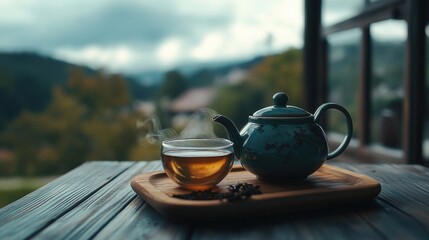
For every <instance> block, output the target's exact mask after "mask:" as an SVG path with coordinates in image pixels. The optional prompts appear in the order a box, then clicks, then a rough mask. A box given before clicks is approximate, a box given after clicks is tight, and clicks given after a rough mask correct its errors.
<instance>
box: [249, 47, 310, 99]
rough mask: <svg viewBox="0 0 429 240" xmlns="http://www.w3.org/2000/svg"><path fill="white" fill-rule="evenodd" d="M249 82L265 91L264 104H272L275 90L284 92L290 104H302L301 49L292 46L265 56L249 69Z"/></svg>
mask: <svg viewBox="0 0 429 240" xmlns="http://www.w3.org/2000/svg"><path fill="white" fill-rule="evenodd" d="M250 82H251V84H253V85H255V86H256V87H258V88H260V89H262V90H263V91H264V92H265V97H264V103H265V105H272V104H273V103H272V96H273V95H274V94H275V93H276V92H285V93H286V94H287V95H288V96H289V101H290V104H292V105H296V106H302V105H303V104H304V94H303V83H302V51H301V50H299V49H294V48H292V49H289V50H287V51H285V52H283V53H281V54H278V55H272V56H268V57H266V58H265V59H263V60H262V62H261V63H259V64H257V65H256V66H254V67H253V68H252V69H251V75H250Z"/></svg>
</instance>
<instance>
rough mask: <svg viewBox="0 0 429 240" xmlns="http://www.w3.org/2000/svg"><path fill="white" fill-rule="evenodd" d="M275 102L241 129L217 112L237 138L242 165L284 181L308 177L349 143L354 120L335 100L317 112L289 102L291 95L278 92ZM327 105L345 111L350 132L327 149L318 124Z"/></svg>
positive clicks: (269, 178) (265, 177) (218, 119)
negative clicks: (331, 149) (338, 144)
mask: <svg viewBox="0 0 429 240" xmlns="http://www.w3.org/2000/svg"><path fill="white" fill-rule="evenodd" d="M273 102H274V106H270V107H266V108H263V109H260V110H258V111H256V112H255V113H254V114H253V115H252V116H249V122H248V123H247V124H246V125H245V126H244V127H243V129H242V130H241V131H240V132H239V131H238V129H237V127H236V126H235V125H234V123H233V122H232V121H231V120H230V119H228V118H227V117H225V116H222V115H217V116H215V117H214V118H213V121H214V122H217V123H220V124H221V125H223V126H224V127H225V129H226V130H227V132H228V135H229V138H230V139H231V141H233V142H234V153H235V156H236V158H237V159H239V160H240V162H241V165H242V166H243V167H244V168H245V169H246V170H247V171H249V172H251V173H253V174H254V175H256V176H257V177H258V178H259V179H261V180H266V181H284V180H297V179H305V178H306V177H307V176H309V175H310V174H312V173H314V172H315V171H317V170H318V169H319V168H320V167H321V166H322V165H323V163H324V162H325V161H326V160H329V159H332V158H335V157H337V156H338V155H340V154H341V153H342V152H343V151H344V150H345V149H346V148H347V146H348V144H349V142H350V139H351V137H352V132H353V124H352V119H351V117H350V114H349V113H348V112H347V110H346V109H345V108H344V107H342V106H341V105H338V104H336V103H325V104H322V105H321V106H320V107H319V108H318V109H317V110H316V112H315V113H314V114H311V113H309V112H307V111H305V110H303V109H301V108H299V107H295V106H290V105H287V102H288V96H287V95H286V94H285V93H281V92H280V93H276V94H275V95H274V96H273ZM328 109H336V110H338V111H340V112H341V113H343V114H344V116H345V120H346V123H347V134H346V136H345V137H344V140H343V141H342V143H341V144H340V146H339V147H338V148H337V149H335V150H334V151H332V152H329V150H328V143H327V139H326V135H325V132H324V131H323V129H322V127H321V126H320V125H319V122H320V119H321V116H322V115H323V113H325V112H326V111H327V110H328Z"/></svg>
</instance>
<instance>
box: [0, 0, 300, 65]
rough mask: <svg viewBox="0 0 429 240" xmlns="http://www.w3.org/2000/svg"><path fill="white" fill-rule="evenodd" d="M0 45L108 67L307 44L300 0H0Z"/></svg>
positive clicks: (176, 61) (227, 56) (175, 62)
mask: <svg viewBox="0 0 429 240" xmlns="http://www.w3.org/2000/svg"><path fill="white" fill-rule="evenodd" d="M0 10H1V14H0V34H1V36H0V51H8V52H10V51H36V52H40V53H42V54H45V55H51V56H54V57H56V58H60V59H64V60H66V61H70V62H74V63H79V64H86V65H89V66H92V67H95V68H99V67H104V68H107V69H109V70H111V71H128V72H140V71H144V70H150V69H168V68H172V67H175V66H178V65H180V64H186V63H194V62H211V61H219V60H232V59H246V58H251V57H253V56H256V55H260V54H265V53H269V52H279V51H282V50H285V49H287V48H289V47H302V35H303V33H302V31H303V3H302V1H301V0H266V1H249V0H233V1H231V0H213V1H208V0H199V1H197V0H185V1H183V0H182V1H180V0H0Z"/></svg>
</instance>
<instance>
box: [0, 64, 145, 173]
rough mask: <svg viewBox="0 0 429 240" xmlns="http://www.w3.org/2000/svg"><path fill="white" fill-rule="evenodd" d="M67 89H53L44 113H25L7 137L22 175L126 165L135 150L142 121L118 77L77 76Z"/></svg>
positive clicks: (4, 135)
mask: <svg viewBox="0 0 429 240" xmlns="http://www.w3.org/2000/svg"><path fill="white" fill-rule="evenodd" d="M67 86H68V87H67V88H66V89H64V88H62V87H56V88H54V89H53V99H52V102H51V104H50V105H49V106H48V107H47V109H46V110H45V111H43V112H40V113H31V112H23V113H22V114H20V115H19V117H17V118H16V119H15V120H14V121H13V122H12V124H11V125H10V127H9V128H8V129H7V130H6V131H5V132H4V133H3V134H2V136H1V140H2V142H3V145H5V146H7V147H9V148H10V149H12V150H13V151H14V152H15V161H16V166H17V169H16V171H17V173H19V174H21V175H40V174H56V173H63V172H66V171H69V170H70V169H72V168H74V167H76V166H78V165H80V164H81V163H83V162H84V161H87V160H125V159H127V158H128V154H129V152H130V150H131V149H132V148H133V147H134V145H136V128H135V123H136V120H137V116H134V115H133V114H131V113H128V112H126V111H125V110H124V107H125V106H126V105H127V104H129V100H130V97H129V94H128V89H127V88H126V84H125V80H124V79H122V78H121V77H120V76H117V75H106V74H104V73H103V72H100V73H98V74H96V75H91V76H89V75H85V74H84V73H83V72H80V71H77V72H74V73H73V74H72V75H71V77H70V79H69V80H68V82H67Z"/></svg>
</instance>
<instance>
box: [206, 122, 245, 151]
mask: <svg viewBox="0 0 429 240" xmlns="http://www.w3.org/2000/svg"><path fill="white" fill-rule="evenodd" d="M213 121H214V122H217V123H220V124H221V125H222V126H223V127H224V128H225V129H226V131H227V132H228V136H229V139H230V140H231V141H232V142H233V143H234V155H235V157H236V158H237V159H240V153H241V148H242V147H243V140H242V138H241V136H240V133H239V131H238V129H237V127H236V126H235V124H234V123H233V122H232V121H231V120H230V119H229V118H227V117H225V116H222V115H217V116H215V117H213Z"/></svg>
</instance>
